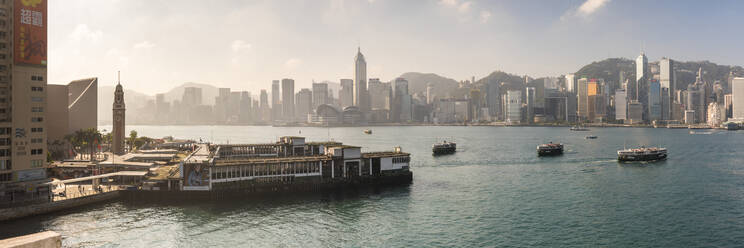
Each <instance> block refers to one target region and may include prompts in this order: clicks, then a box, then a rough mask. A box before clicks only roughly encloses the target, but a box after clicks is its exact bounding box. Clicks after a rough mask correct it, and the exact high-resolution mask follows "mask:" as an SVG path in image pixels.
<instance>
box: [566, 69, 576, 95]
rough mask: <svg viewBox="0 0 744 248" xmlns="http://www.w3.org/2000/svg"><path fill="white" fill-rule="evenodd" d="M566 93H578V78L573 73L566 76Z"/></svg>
mask: <svg viewBox="0 0 744 248" xmlns="http://www.w3.org/2000/svg"><path fill="white" fill-rule="evenodd" d="M566 91H568V92H571V93H576V76H575V75H574V74H573V73H570V74H566Z"/></svg>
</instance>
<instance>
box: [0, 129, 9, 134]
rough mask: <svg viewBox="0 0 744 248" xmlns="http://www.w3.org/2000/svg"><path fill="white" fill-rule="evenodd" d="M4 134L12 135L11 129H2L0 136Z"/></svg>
mask: <svg viewBox="0 0 744 248" xmlns="http://www.w3.org/2000/svg"><path fill="white" fill-rule="evenodd" d="M2 134H10V128H9V127H6V128H0V135H2Z"/></svg>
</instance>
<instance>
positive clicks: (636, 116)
mask: <svg viewBox="0 0 744 248" xmlns="http://www.w3.org/2000/svg"><path fill="white" fill-rule="evenodd" d="M626 123H628V124H638V123H643V105H642V104H641V103H640V102H638V101H636V100H632V101H630V102H628V119H627V122H626Z"/></svg>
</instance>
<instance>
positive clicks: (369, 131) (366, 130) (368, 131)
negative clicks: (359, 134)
mask: <svg viewBox="0 0 744 248" xmlns="http://www.w3.org/2000/svg"><path fill="white" fill-rule="evenodd" d="M364 133H365V134H372V130H369V129H364Z"/></svg>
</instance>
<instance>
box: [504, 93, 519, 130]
mask: <svg viewBox="0 0 744 248" xmlns="http://www.w3.org/2000/svg"><path fill="white" fill-rule="evenodd" d="M521 120H522V92H521V91H518V90H510V91H507V92H506V122H507V123H509V124H519V122H520V121H521Z"/></svg>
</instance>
